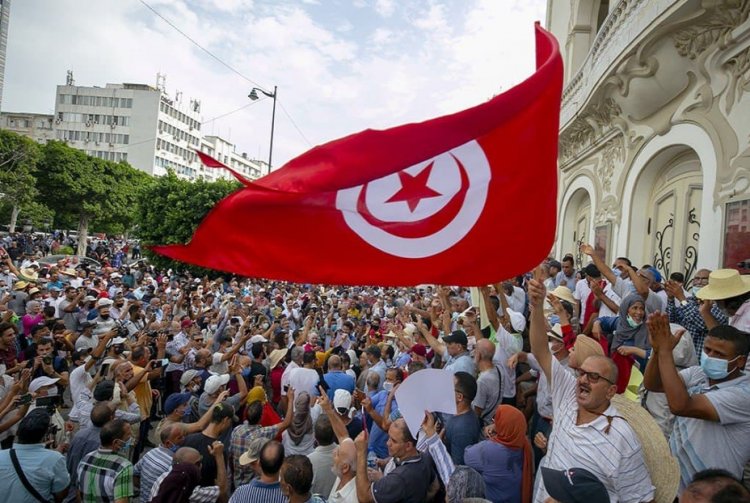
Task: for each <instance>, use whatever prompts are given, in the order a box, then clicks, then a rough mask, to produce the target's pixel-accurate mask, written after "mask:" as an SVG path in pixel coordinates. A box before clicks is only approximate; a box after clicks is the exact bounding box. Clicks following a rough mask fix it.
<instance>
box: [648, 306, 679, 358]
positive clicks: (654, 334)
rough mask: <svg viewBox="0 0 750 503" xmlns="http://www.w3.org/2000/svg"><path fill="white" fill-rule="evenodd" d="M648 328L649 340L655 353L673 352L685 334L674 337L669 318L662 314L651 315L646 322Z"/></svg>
mask: <svg viewBox="0 0 750 503" xmlns="http://www.w3.org/2000/svg"><path fill="white" fill-rule="evenodd" d="M646 326H647V327H648V338H649V341H650V342H651V347H652V348H653V350H654V353H659V352H662V351H667V352H672V350H673V349H674V347H675V346H676V345H677V343H678V342H680V339H681V338H682V336H683V334H684V333H685V332H684V331H680V332H678V333H677V334H676V335H672V330H671V328H670V326H669V317H668V316H667V315H666V314H663V313H660V312H656V313H652V314H650V315H649V316H648V320H647V321H646Z"/></svg>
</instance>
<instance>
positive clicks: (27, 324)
mask: <svg viewBox="0 0 750 503" xmlns="http://www.w3.org/2000/svg"><path fill="white" fill-rule="evenodd" d="M21 323H22V325H23V335H25V336H26V337H27V338H28V337H31V328H32V327H34V326H36V325H39V324H41V323H44V314H43V313H42V303H41V302H39V301H38V300H30V301H28V302H27V303H26V314H24V315H23V318H21Z"/></svg>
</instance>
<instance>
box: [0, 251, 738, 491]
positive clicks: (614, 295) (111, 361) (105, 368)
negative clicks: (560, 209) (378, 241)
mask: <svg viewBox="0 0 750 503" xmlns="http://www.w3.org/2000/svg"><path fill="white" fill-rule="evenodd" d="M17 246H19V245H18V243H16V244H15V245H13V248H16V247H17ZM9 248H10V247H9ZM22 249H23V248H22ZM580 252H581V255H582V256H583V257H585V258H586V260H584V262H588V263H585V264H581V266H579V267H578V268H577V267H576V260H575V259H574V257H572V256H566V257H564V258H563V259H562V260H561V261H557V260H556V259H554V258H552V257H550V258H548V259H547V260H545V261H544V263H542V264H541V265H540V266H539V267H538V268H537V269H535V270H534V271H532V272H529V273H528V274H526V275H523V276H519V277H516V278H512V279H510V280H508V281H505V282H500V283H497V284H495V285H490V286H480V287H478V288H467V287H461V286H443V285H422V286H418V287H410V288H386V287H377V286H363V287H349V286H323V285H298V284H289V283H284V282H278V281H266V280H258V279H250V278H238V277H230V276H220V275H217V276H216V277H211V278H209V277H193V276H192V275H191V274H189V273H187V272H186V273H176V272H174V271H171V270H169V271H159V270H155V269H154V268H153V267H149V266H146V265H144V264H139V265H138V267H136V268H130V267H128V266H126V265H123V263H120V264H119V265H117V266H107V267H103V268H102V269H101V270H94V269H88V268H87V265H86V264H83V263H78V262H76V261H75V260H73V259H63V260H60V261H59V262H58V263H57V264H56V265H54V266H52V267H49V268H40V265H39V263H38V262H36V260H35V259H36V257H35V255H34V253H33V252H32V253H21V254H17V253H14V254H9V252H6V251H5V249H0V267H2V269H0V289H1V290H0V291H2V298H0V448H2V450H0V494H3V495H4V501H9V502H14V503H15V502H28V503H35V502H51V501H56V502H62V501H66V502H74V501H82V502H91V503H93V502H118V503H125V502H131V501H133V502H134V501H140V502H142V503H146V502H152V503H159V502H193V503H197V502H201V503H209V502H221V503H225V502H230V503H244V502H271V503H274V502H294V503H296V502H308V501H312V502H321V501H328V502H333V503H340V502H341V503H343V502H362V503H365V502H377V503H386V502H399V501H404V502H428V501H435V502H440V501H448V502H450V503H454V502H463V501H491V502H512V503H515V502H519V503H528V502H531V501H534V502H538V503H548V502H563V503H567V502H584V501H585V502H586V503H598V502H606V501H611V502H651V501H657V502H672V501H674V500H677V499H679V501H680V502H750V493H749V492H748V490H747V488H746V487H745V485H744V483H745V482H747V480H748V479H747V478H746V477H745V474H744V470H745V467H746V465H747V463H748V461H750V435H749V434H748V433H750V381H749V380H748V374H747V373H746V367H747V365H748V352H750V339H749V337H750V277H748V276H743V275H740V274H739V272H738V271H737V270H731V269H720V270H715V271H709V270H706V269H701V270H698V271H696V272H695V273H694V275H693V277H692V278H689V281H687V282H686V281H685V278H684V276H682V275H681V274H680V273H673V274H671V275H670V276H669V277H668V278H663V277H662V276H661V274H660V272H659V271H657V270H656V269H655V268H654V267H652V266H650V265H643V266H641V267H638V268H636V267H633V264H632V263H631V262H630V261H629V260H628V259H627V258H624V257H621V258H618V259H616V260H615V261H614V264H613V265H612V266H610V265H609V264H607V263H605V262H604V261H603V260H602V258H601V257H600V256H599V255H598V254H597V253H595V251H594V249H593V248H592V247H591V246H589V245H585V244H583V245H581V249H580ZM426 369H436V370H430V371H429V372H433V371H436V372H440V373H441V374H440V375H442V376H445V378H446V379H449V380H452V382H453V387H452V389H451V388H450V386H443V387H442V388H441V389H430V390H429V394H431V395H439V396H442V397H444V398H445V399H446V400H444V401H447V403H449V404H450V405H451V407H450V409H451V410H425V411H424V415H423V417H422V419H421V421H419V423H418V424H415V423H414V422H413V420H407V419H408V418H407V416H406V415H402V414H401V413H400V409H399V403H398V402H399V398H400V397H401V399H402V400H404V398H403V396H405V395H403V396H402V395H400V394H399V389H402V390H404V389H406V387H404V388H401V386H402V384H403V383H404V382H405V381H407V380H408V379H410V378H412V376H413V375H414V374H416V373H418V372H422V371H425V370H426ZM423 375H424V376H426V375H427V374H423ZM413 382H417V381H413ZM443 388H444V389H443ZM425 391H428V390H425ZM409 400H411V401H414V402H415V403H416V404H419V402H420V397H419V396H418V395H413V394H412V395H410V397H409ZM419 410H421V409H419ZM405 414H406V413H405Z"/></svg>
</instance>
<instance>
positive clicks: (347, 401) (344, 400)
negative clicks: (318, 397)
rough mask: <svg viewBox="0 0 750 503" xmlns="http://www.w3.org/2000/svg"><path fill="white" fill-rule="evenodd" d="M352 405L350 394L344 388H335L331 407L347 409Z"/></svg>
mask: <svg viewBox="0 0 750 503" xmlns="http://www.w3.org/2000/svg"><path fill="white" fill-rule="evenodd" d="M351 406H352V394H351V393H349V392H348V391H346V390H345V389H341V388H339V389H337V390H336V391H335V392H334V393H333V408H334V409H336V410H338V409H346V410H347V411H348V410H349V407H351Z"/></svg>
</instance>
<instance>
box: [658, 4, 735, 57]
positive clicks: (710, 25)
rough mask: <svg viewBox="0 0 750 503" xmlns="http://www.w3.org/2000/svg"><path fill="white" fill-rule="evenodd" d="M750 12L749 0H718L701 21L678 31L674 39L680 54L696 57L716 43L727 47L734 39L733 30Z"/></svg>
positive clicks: (721, 46)
mask: <svg viewBox="0 0 750 503" xmlns="http://www.w3.org/2000/svg"><path fill="white" fill-rule="evenodd" d="M749 14H750V1H749V0H725V1H723V2H718V3H717V5H716V7H715V8H714V9H712V12H711V14H710V15H709V16H708V17H707V18H706V19H705V20H704V21H703V22H701V23H699V24H695V25H692V26H689V27H687V28H684V29H682V30H679V31H678V32H676V33H675V34H674V35H673V36H672V39H673V41H674V46H675V48H676V49H677V52H678V53H679V54H680V56H684V57H687V58H690V59H695V58H697V57H698V56H700V55H701V54H702V53H703V52H705V51H706V50H707V49H709V48H710V47H713V46H714V45H715V44H719V47H720V48H722V49H723V48H725V47H726V46H727V45H729V43H730V42H731V40H732V30H733V29H735V28H736V27H737V26H739V25H741V24H742V23H744V22H745V20H746V19H747V18H748V15H749Z"/></svg>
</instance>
